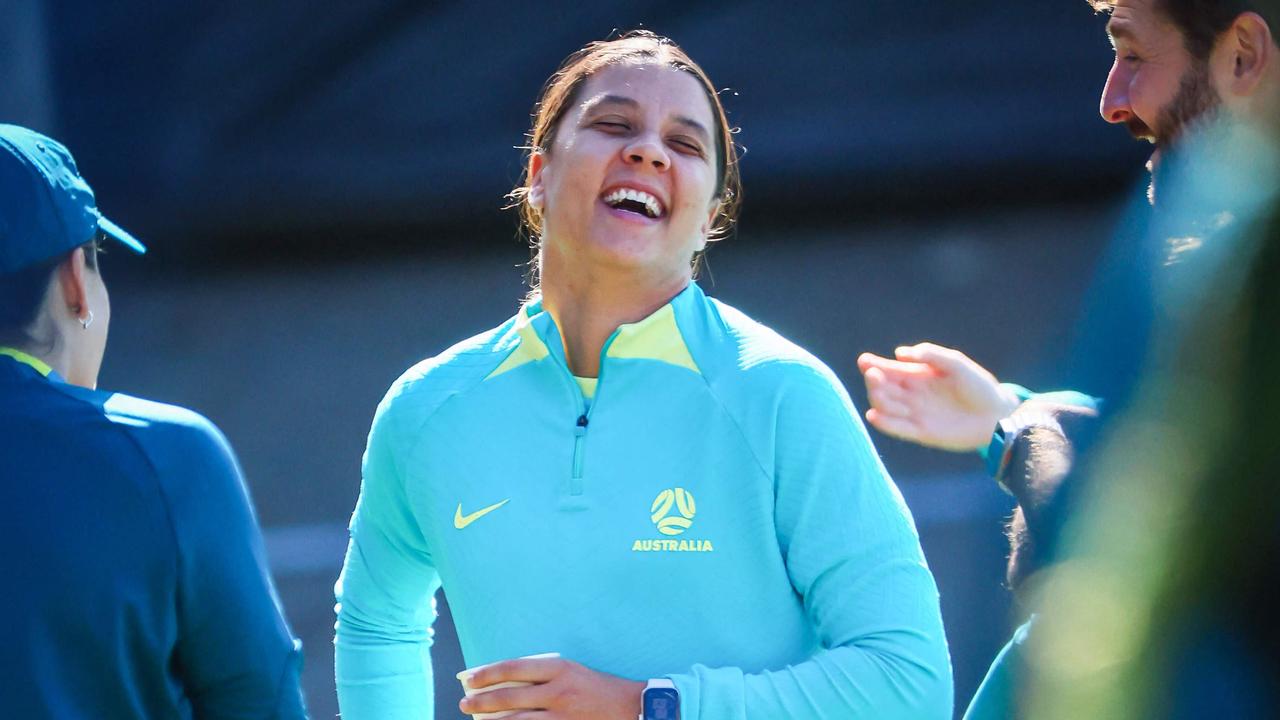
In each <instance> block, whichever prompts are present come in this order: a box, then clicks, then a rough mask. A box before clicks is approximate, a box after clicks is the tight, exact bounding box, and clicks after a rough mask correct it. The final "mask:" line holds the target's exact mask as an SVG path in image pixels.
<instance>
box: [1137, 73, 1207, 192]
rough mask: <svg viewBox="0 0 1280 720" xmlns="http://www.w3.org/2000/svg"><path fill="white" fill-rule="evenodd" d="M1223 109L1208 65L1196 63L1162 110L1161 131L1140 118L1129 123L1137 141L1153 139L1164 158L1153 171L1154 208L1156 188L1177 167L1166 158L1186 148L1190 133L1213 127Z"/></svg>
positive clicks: (1160, 118)
mask: <svg viewBox="0 0 1280 720" xmlns="http://www.w3.org/2000/svg"><path fill="white" fill-rule="evenodd" d="M1221 107H1222V98H1221V97H1220V96H1219V95H1218V92H1217V91H1216V90H1214V89H1213V83H1212V82H1211V81H1210V79H1209V63H1208V61H1205V60H1192V61H1191V67H1190V68H1188V69H1187V71H1186V72H1185V73H1183V74H1182V79H1181V80H1180V81H1179V82H1178V92H1177V94H1175V95H1174V96H1173V99H1172V100H1170V101H1169V102H1168V103H1166V104H1165V106H1164V107H1162V108H1160V112H1159V114H1158V115H1157V117H1156V120H1157V122H1158V125H1157V126H1156V127H1157V128H1158V130H1157V129H1154V128H1149V127H1147V125H1146V124H1145V123H1143V122H1142V121H1141V120H1139V119H1137V118H1136V117H1135V118H1133V119H1131V120H1130V121H1129V123H1128V126H1129V132H1130V133H1132V134H1133V136H1134V137H1136V138H1143V139H1147V138H1150V139H1153V140H1154V142H1155V146H1156V150H1157V151H1159V152H1160V155H1161V160H1160V162H1157V163H1155V164H1154V165H1153V167H1152V168H1151V185H1150V187H1148V189H1147V199H1148V200H1149V201H1150V202H1151V203H1152V204H1153V205H1154V204H1155V202H1156V188H1157V187H1158V186H1159V185H1161V184H1162V182H1163V180H1164V178H1166V177H1168V170H1169V168H1170V167H1171V166H1172V165H1173V163H1170V162H1168V157H1166V156H1167V155H1168V154H1169V153H1170V152H1171V151H1173V150H1174V149H1175V148H1176V146H1180V145H1182V144H1183V141H1184V140H1185V137H1184V136H1185V135H1186V134H1187V133H1188V132H1194V131H1196V130H1197V129H1198V128H1202V127H1205V126H1208V125H1211V124H1213V122H1214V121H1215V120H1216V119H1217V117H1218V115H1219V109H1220V108H1221Z"/></svg>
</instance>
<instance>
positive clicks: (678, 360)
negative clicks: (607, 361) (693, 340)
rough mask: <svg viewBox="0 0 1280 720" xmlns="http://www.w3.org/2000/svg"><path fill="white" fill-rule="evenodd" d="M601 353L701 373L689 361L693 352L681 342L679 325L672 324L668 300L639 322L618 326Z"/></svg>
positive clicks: (672, 319)
mask: <svg viewBox="0 0 1280 720" xmlns="http://www.w3.org/2000/svg"><path fill="white" fill-rule="evenodd" d="M605 355H606V357H611V358H627V359H633V360H658V361H661V362H665V363H667V364H670V365H675V366H677V367H682V368H686V369H688V370H692V371H694V372H696V373H698V374H699V375H701V374H702V371H701V370H700V369H699V368H698V365H697V363H695V362H694V361H693V356H692V355H690V354H689V346H688V345H686V344H685V342H684V336H683V335H681V334H680V327H679V326H678V325H677V324H676V311H675V308H674V307H672V306H671V305H670V304H667V305H663V306H662V307H661V308H660V309H658V311H657V312H655V313H654V314H652V315H650V316H649V317H647V318H645V319H643V320H641V321H640V322H637V323H631V324H629V325H623V326H621V327H619V328H618V336H617V337H616V338H614V339H613V344H611V345H610V346H609V352H607V353H606V354H605Z"/></svg>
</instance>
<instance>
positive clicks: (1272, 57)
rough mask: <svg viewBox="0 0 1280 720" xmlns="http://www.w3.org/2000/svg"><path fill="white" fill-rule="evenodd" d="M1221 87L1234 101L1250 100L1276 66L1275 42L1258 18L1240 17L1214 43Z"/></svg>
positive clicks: (1263, 22) (1250, 16)
mask: <svg viewBox="0 0 1280 720" xmlns="http://www.w3.org/2000/svg"><path fill="white" fill-rule="evenodd" d="M1218 42H1219V43H1220V46H1221V47H1220V51H1219V53H1215V54H1220V57H1221V64H1220V65H1219V67H1220V68H1221V69H1222V70H1223V71H1224V72H1223V73H1222V75H1221V76H1222V79H1223V80H1224V83H1223V85H1222V87H1224V88H1226V89H1227V90H1228V91H1229V92H1230V93H1231V94H1232V95H1236V96H1237V97H1249V96H1252V95H1253V94H1254V93H1255V92H1256V91H1257V89H1258V86H1259V85H1260V84H1261V83H1262V80H1263V78H1264V77H1266V74H1267V72H1268V69H1269V68H1270V66H1271V65H1274V64H1275V63H1276V46H1275V38H1274V37H1273V36H1272V34H1271V28H1270V27H1269V26H1268V25H1267V21H1266V20H1263V19H1262V16H1261V15H1258V14H1257V13H1255V12H1245V13H1240V15H1239V16H1238V17H1236V19H1235V21H1234V22H1232V23H1231V27H1229V28H1227V31H1226V32H1224V33H1223V34H1222V36H1221V37H1220V39H1219V40H1218Z"/></svg>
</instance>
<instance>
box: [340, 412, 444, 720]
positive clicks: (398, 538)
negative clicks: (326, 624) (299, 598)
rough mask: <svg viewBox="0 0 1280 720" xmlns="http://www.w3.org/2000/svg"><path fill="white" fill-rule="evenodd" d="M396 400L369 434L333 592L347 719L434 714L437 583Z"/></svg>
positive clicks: (383, 719) (342, 699) (342, 701)
mask: <svg viewBox="0 0 1280 720" xmlns="http://www.w3.org/2000/svg"><path fill="white" fill-rule="evenodd" d="M393 395H394V393H392V394H389V395H388V399H387V400H384V401H383V403H382V405H381V406H379V408H378V412H377V414H376V415H375V417H374V421H373V428H372V430H371V431H370V433H369V444H368V447H367V449H366V450H365V455H364V462H363V472H362V474H363V482H362V484H361V488H360V499H359V501H358V502H357V504H356V510H355V513H354V514H353V516H352V518H351V528H350V530H351V541H350V544H349V545H348V547H347V557H346V562H345V563H344V565H343V568H342V575H341V576H340V577H339V578H338V582H337V585H336V586H335V588H334V592H335V596H336V598H337V601H338V622H337V625H336V641H335V644H336V649H335V673H336V678H337V686H338V704H339V707H340V708H341V710H342V716H343V717H344V718H346V720H364V719H366V718H369V719H377V720H400V719H402V718H403V719H406V720H407V719H410V718H412V719H415V720H418V719H429V718H431V717H432V716H433V714H434V705H433V703H434V698H433V692H432V674H431V655H430V647H431V639H432V631H431V624H432V623H433V622H434V620H435V604H434V602H433V600H432V598H433V596H434V594H435V592H436V590H437V589H438V588H439V587H440V579H439V575H438V574H437V573H436V570H435V568H434V566H433V565H432V562H431V556H430V554H429V552H428V550H427V546H426V542H425V540H424V539H423V537H422V533H421V531H420V530H419V528H418V525H417V523H416V521H415V519H414V516H413V511H412V508H411V507H410V505H409V500H408V497H407V495H406V493H405V487H404V485H403V482H402V480H401V475H400V473H399V471H398V469H397V457H396V453H397V448H398V438H397V428H396V419H395V412H394V410H393V403H392V401H391V397H392V396H393Z"/></svg>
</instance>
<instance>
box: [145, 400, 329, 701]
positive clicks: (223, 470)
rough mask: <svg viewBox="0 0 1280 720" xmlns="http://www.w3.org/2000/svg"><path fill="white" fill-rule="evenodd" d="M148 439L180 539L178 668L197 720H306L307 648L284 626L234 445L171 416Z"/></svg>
mask: <svg viewBox="0 0 1280 720" xmlns="http://www.w3.org/2000/svg"><path fill="white" fill-rule="evenodd" d="M171 414H172V416H173V417H171V418H169V420H170V422H165V423H156V424H153V425H152V426H151V427H150V428H149V429H148V430H147V431H145V432H144V433H143V434H144V435H145V436H146V437H147V438H151V437H155V438H158V439H159V440H160V441H159V442H154V443H151V442H147V443H146V444H148V445H149V446H150V447H151V449H152V450H153V452H152V453H151V455H152V459H153V462H155V463H156V465H157V467H158V468H159V469H160V471H161V477H162V478H163V482H164V484H165V488H166V489H165V493H166V496H167V498H168V501H169V504H170V513H171V517H172V523H173V532H174V536H175V538H176V540H177V547H178V564H177V586H176V600H177V615H176V618H177V644H176V647H175V648H174V656H175V664H176V665H177V667H178V669H179V676H180V678H181V680H182V683H183V689H184V692H185V694H186V696H187V697H188V698H189V699H190V702H191V706H192V710H193V712H194V714H195V716H196V717H201V718H242V717H278V718H305V717H306V709H305V707H304V702H303V698H302V690H301V686H300V683H299V676H300V673H301V670H302V646H301V643H300V642H298V641H297V640H296V639H295V638H294V637H293V634H292V632H291V631H290V629H289V626H288V624H287V623H286V622H285V619H284V615H283V613H282V612H281V609H280V601H279V598H278V596H277V595H276V591H275V588H274V587H273V585H272V582H271V575H270V572H269V570H268V566H267V559H266V552H265V549H264V546H263V540H262V534H261V531H260V530H259V529H258V524H257V520H256V518H255V516H254V512H253V506H252V504H251V502H250V499H249V493H248V490H247V488H246V487H245V484H244V480H243V477H242V476H241V473H240V469H239V466H238V464H237V463H236V460H235V457H234V455H233V454H232V452H231V448H230V446H229V445H228V444H227V441H226V439H225V438H224V437H223V435H222V433H221V432H219V431H218V429H217V428H216V427H214V426H213V424H212V423H210V422H208V421H207V420H205V419H204V418H202V417H199V416H197V415H195V414H194V413H187V412H186V411H178V410H177V409H174V410H173V411H172V413H171Z"/></svg>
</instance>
